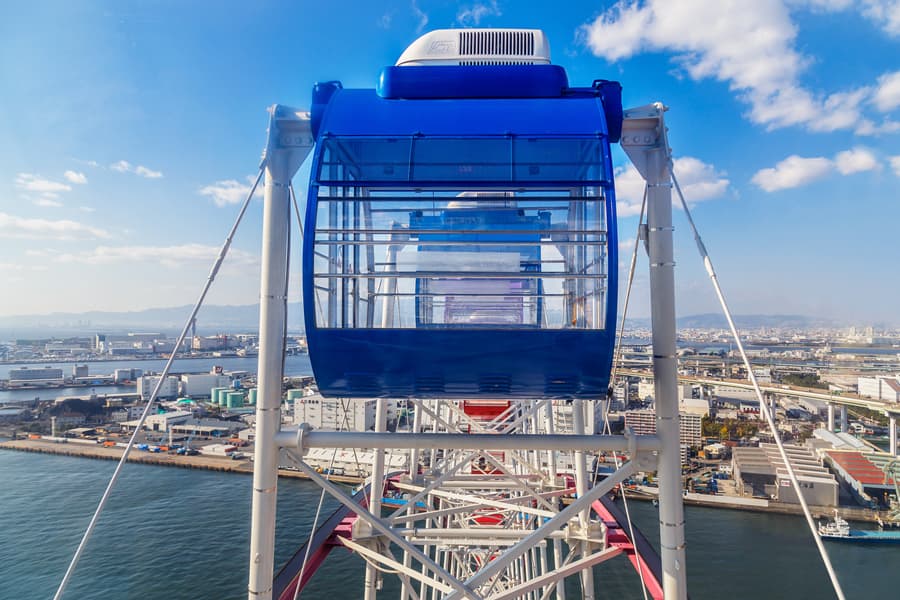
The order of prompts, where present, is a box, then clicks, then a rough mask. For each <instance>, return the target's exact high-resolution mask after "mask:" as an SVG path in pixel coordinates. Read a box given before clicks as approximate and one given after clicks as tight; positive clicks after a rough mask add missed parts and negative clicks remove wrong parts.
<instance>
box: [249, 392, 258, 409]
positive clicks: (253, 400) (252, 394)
mask: <svg viewBox="0 0 900 600" xmlns="http://www.w3.org/2000/svg"><path fill="white" fill-rule="evenodd" d="M256 394H257V389H256V388H250V396H249V401H250V404H253V405H255V404H256Z"/></svg>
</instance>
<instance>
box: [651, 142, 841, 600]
mask: <svg viewBox="0 0 900 600" xmlns="http://www.w3.org/2000/svg"><path fill="white" fill-rule="evenodd" d="M669 172H670V173H671V174H672V183H674V184H675V190H676V191H677V192H678V198H679V199H680V200H681V207H682V208H683V209H684V214H685V215H686V216H687V220H688V223H689V224H690V226H691V231H692V232H693V234H694V241H695V242H696V243H697V250H698V251H699V252H700V256H701V258H702V259H703V266H704V267H706V273H707V275H709V279H710V281H711V282H712V284H713V288H714V289H715V292H716V296H717V297H718V299H719V304H720V305H721V306H722V311H723V312H724V313H725V319H726V320H727V321H728V327H729V328H730V329H731V335H732V336H733V337H734V341H735V344H737V348H738V351H739V352H740V353H741V359H742V360H743V362H744V367H745V368H746V369H747V375H748V377H749V379H750V383H752V384H753V389H754V390H755V391H756V397H757V398H758V399H759V409H760V410H761V411H762V414H763V416H765V418H766V422H767V423H768V425H769V429H770V430H771V432H772V436H773V437H774V438H775V445H776V446H778V453H779V454H780V455H781V460H783V461H784V466H785V468H786V469H787V472H788V477H789V478H790V480H791V485H792V486H793V488H794V493H795V494H797V498H799V499H800V506H802V507H803V516H804V517H806V524H807V525H808V526H809V531H810V533H811V534H812V537H813V540H815V542H816V547H817V548H818V549H819V555H820V556H821V557H822V563H823V564H824V565H825V570H826V571H827V572H828V577H829V579H830V580H831V585H832V587H833V588H834V593H835V595H836V596H837V597H838V598H839V600H845V596H844V591H843V590H842V589H841V584H840V582H839V581H838V578H837V573H835V571H834V567H833V566H832V564H831V559H830V558H829V556H828V551H827V550H826V549H825V545H824V544H823V543H822V538H821V536H819V531H818V529H817V528H816V524H815V522H814V521H813V517H812V513H810V510H809V505H808V504H807V503H806V498H805V497H804V496H803V491H802V490H801V489H800V482H799V481H797V474H796V473H795V472H794V467H793V466H791V463H790V461H789V460H788V456H787V451H786V450H785V449H784V444H783V443H782V441H781V436H780V435H779V434H778V429H777V428H776V427H775V417H774V415H773V414H772V412H771V411H770V410H769V407H768V405H767V404H766V402H765V399H764V398H763V394H762V390H760V389H759V383H758V382H757V381H756V375H754V374H753V368H752V367H751V365H750V359H748V358H747V353H746V352H744V344H743V343H742V342H741V337H740V335H738V331H737V327H735V324H734V319H733V318H732V316H731V310H730V309H729V308H728V303H727V302H726V301H725V296H724V294H723V293H722V288H721V287H720V286H719V278H718V276H717V275H716V271H715V269H714V268H713V264H712V260H711V259H710V258H709V253H708V252H707V251H706V246H705V245H704V244H703V240H702V239H701V238H700V233H699V231H697V226H696V225H695V224H694V219H693V218H692V217H691V211H690V210H689V209H688V205H687V202H686V201H685V199H684V194H683V193H682V191H681V186H680V185H679V184H678V179H676V177H675V169H674V165H673V163H672V161H671V159H670V160H669Z"/></svg>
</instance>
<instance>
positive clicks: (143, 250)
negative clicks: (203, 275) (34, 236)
mask: <svg viewBox="0 0 900 600" xmlns="http://www.w3.org/2000/svg"><path fill="white" fill-rule="evenodd" d="M218 255H219V248H218V247H217V246H207V245H203V244H182V245H178V246H97V247H96V248H94V249H93V250H89V251H87V252H77V253H66V254H60V255H58V256H57V257H56V261H57V262H61V263H80V264H88V265H109V264H115V263H141V262H152V263H159V264H161V265H164V266H166V267H169V268H177V267H182V266H186V265H194V264H197V263H201V264H212V262H213V261H214V260H215V259H216V257H218ZM225 260H226V263H230V264H238V265H243V266H246V265H249V266H255V265H257V264H259V257H257V256H256V255H253V254H250V253H248V252H244V251H242V250H236V249H234V248H232V249H230V250H229V251H228V258H226V259H225Z"/></svg>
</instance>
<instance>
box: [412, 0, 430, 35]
mask: <svg viewBox="0 0 900 600" xmlns="http://www.w3.org/2000/svg"><path fill="white" fill-rule="evenodd" d="M410 5H411V7H412V12H413V15H414V16H415V17H416V18H417V19H418V20H419V23H418V25H416V33H422V31H423V30H424V29H425V27H426V26H427V25H428V14H427V13H426V12H425V11H424V10H422V9H421V8H419V3H418V2H417V1H416V0H412V2H410Z"/></svg>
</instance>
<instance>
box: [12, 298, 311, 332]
mask: <svg viewBox="0 0 900 600" xmlns="http://www.w3.org/2000/svg"><path fill="white" fill-rule="evenodd" d="M191 308H192V307H191V306H188V305H185V306H173V307H169V308H148V309H145V310H138V311H128V312H108V311H89V312H83V313H50V314H45V315H19V316H13V317H0V332H4V333H14V334H15V335H16V337H30V336H33V335H34V334H35V333H37V332H45V333H56V334H65V333H70V334H71V335H83V334H85V333H104V332H105V333H114V332H120V331H126V330H127V331H136V330H141V331H147V332H161V333H169V334H172V333H175V332H180V331H181V328H182V327H184V322H185V320H186V319H187V317H188V315H189V314H190V313H191ZM258 328H259V305H258V304H246V305H238V306H221V305H209V306H204V307H202V308H201V309H200V312H199V313H198V314H197V333H198V334H202V335H212V334H215V333H221V332H232V333H237V332H248V333H249V332H255V331H256V330H257V329H258ZM288 329H289V330H290V331H302V330H303V309H302V304H301V303H299V302H292V303H289V304H288Z"/></svg>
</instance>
